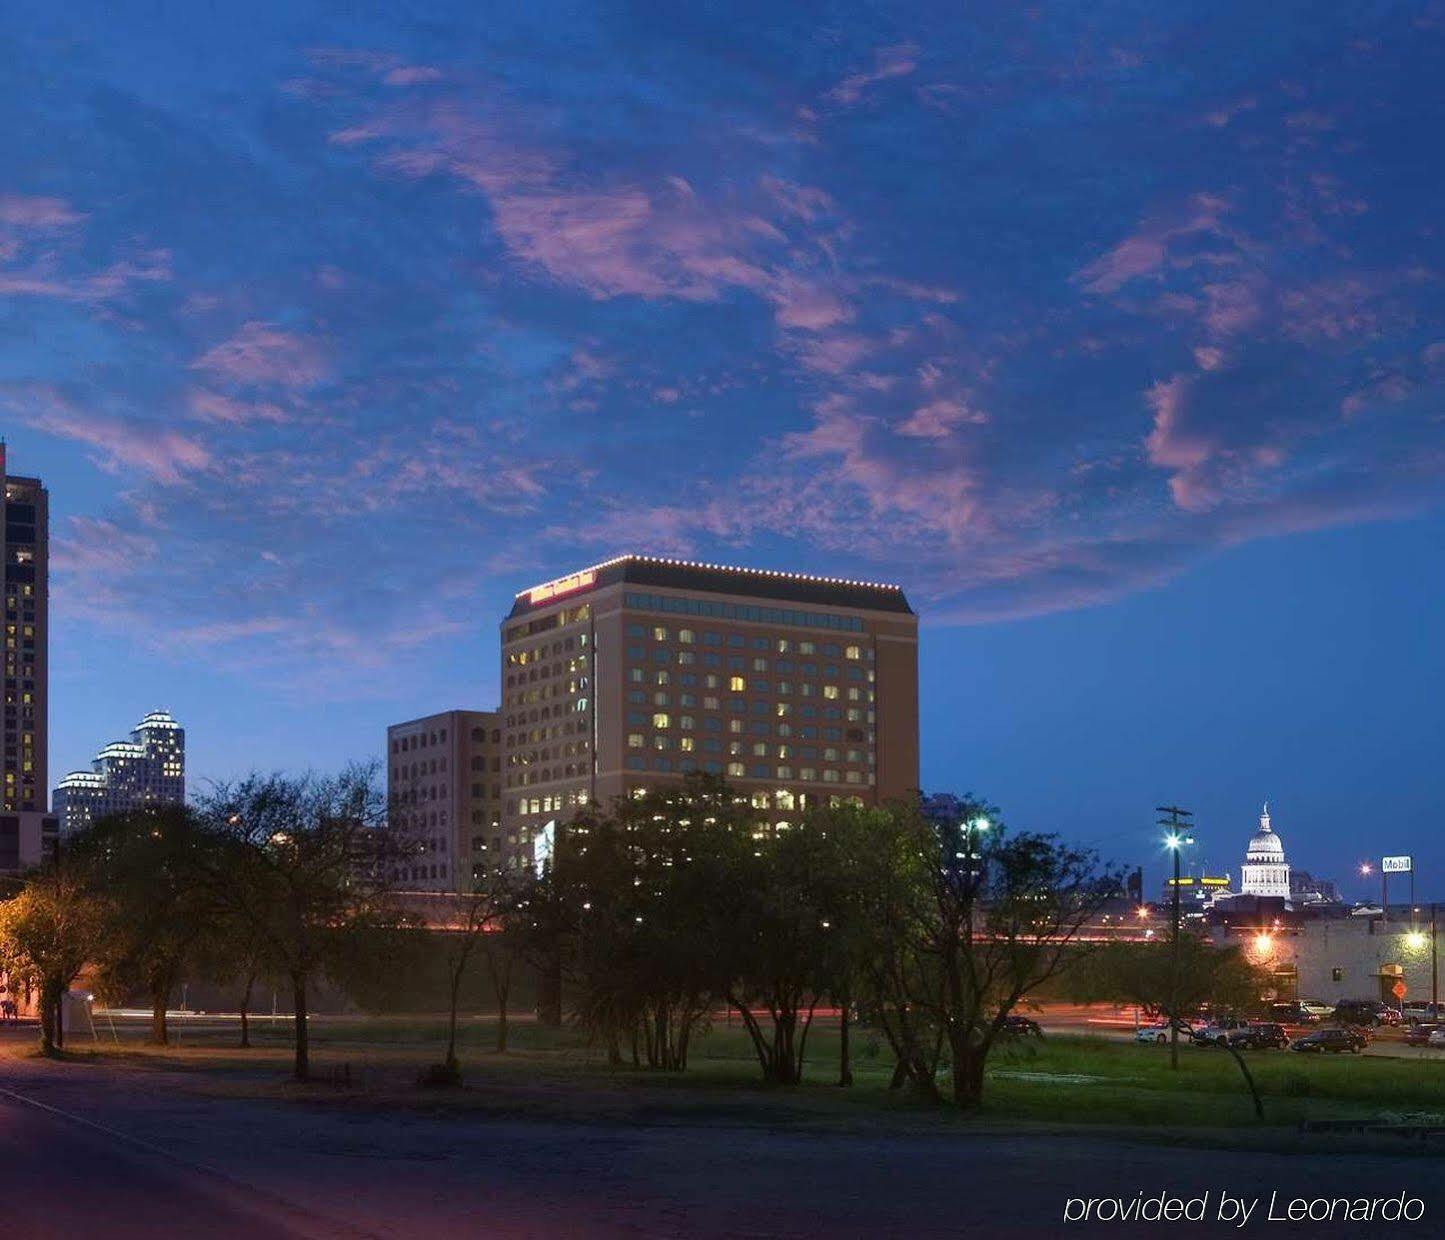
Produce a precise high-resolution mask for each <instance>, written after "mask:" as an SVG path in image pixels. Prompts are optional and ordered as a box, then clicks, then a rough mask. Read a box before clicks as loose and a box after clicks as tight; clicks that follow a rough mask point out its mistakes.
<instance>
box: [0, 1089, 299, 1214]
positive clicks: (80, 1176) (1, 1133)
mask: <svg viewBox="0 0 1445 1240" xmlns="http://www.w3.org/2000/svg"><path fill="white" fill-rule="evenodd" d="M0 1183H3V1184H4V1185H5V1186H6V1187H7V1188H8V1189H9V1190H10V1191H8V1192H6V1193H5V1194H4V1203H5V1204H4V1206H3V1208H0V1229H3V1232H4V1234H6V1235H11V1236H23V1237H26V1240H72V1238H73V1237H75V1236H82V1235H90V1234H93V1233H97V1232H99V1231H102V1230H103V1232H104V1234H105V1235H106V1236H107V1237H110V1238H112V1240H115V1238H119V1240H131V1238H132V1237H134V1238H135V1240H142V1238H144V1240H155V1238H156V1237H159V1236H201V1235H204V1236H206V1237H207V1238H208V1240H233V1238H234V1240H241V1238H242V1237H252V1238H254V1237H256V1236H274V1237H277V1238H278V1240H279V1238H282V1237H285V1238H288V1240H289V1238H290V1237H298V1238H300V1237H305V1236H308V1235H311V1234H314V1233H313V1232H311V1231H310V1230H309V1229H307V1228H306V1227H305V1226H304V1223H305V1219H304V1217H302V1216H299V1215H298V1216H297V1217H298V1222H300V1223H302V1224H303V1225H302V1226H301V1227H300V1228H299V1229H298V1228H296V1227H293V1226H291V1225H290V1224H289V1223H288V1222H287V1221H286V1220H287V1216H288V1215H289V1214H291V1213H292V1211H291V1210H290V1209H289V1208H288V1207H287V1206H286V1205H284V1204H282V1203H271V1202H266V1201H264V1200H262V1199H260V1197H259V1195H258V1194H254V1193H248V1192H247V1191H246V1190H245V1189H244V1188H243V1187H240V1186H236V1185H231V1184H228V1183H227V1182H226V1181H224V1180H221V1179H219V1178H217V1177H214V1176H210V1175H207V1174H205V1173H203V1172H200V1171H198V1170H197V1169H196V1168H195V1167H193V1166H191V1165H189V1164H187V1163H185V1162H181V1161H176V1160H175V1159H173V1158H171V1157H169V1156H167V1155H165V1154H164V1153H163V1152H160V1151H156V1152H154V1153H153V1152H149V1151H146V1150H144V1149H140V1148H137V1147H134V1146H131V1145H130V1144H129V1143H124V1142H117V1141H116V1140H115V1139H114V1138H113V1137H112V1136H110V1135H109V1134H107V1133H104V1132H99V1131H97V1130H96V1129H94V1128H92V1127H90V1126H88V1125H87V1124H85V1123H83V1122H81V1118H79V1117H77V1118H72V1117H69V1116H57V1115H54V1114H51V1113H49V1112H47V1111H44V1110H41V1109H40V1108H38V1107H37V1106H35V1105H32V1104H28V1103H25V1102H20V1101H17V1100H16V1098H15V1097H14V1096H6V1095H4V1094H0ZM248 1198H250V1200H248Z"/></svg>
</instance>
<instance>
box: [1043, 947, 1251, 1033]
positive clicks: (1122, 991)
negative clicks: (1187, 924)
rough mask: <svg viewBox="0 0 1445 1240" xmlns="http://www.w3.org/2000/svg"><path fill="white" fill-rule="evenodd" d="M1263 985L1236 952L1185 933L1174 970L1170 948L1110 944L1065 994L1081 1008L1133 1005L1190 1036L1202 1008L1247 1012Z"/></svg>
mask: <svg viewBox="0 0 1445 1240" xmlns="http://www.w3.org/2000/svg"><path fill="white" fill-rule="evenodd" d="M1267 984H1268V979H1267V978H1266V977H1265V976H1264V974H1263V973H1262V972H1261V971H1260V970H1259V969H1258V968H1257V967H1256V966H1255V965H1253V964H1251V963H1250V961H1249V960H1248V959H1247V958H1246V957H1245V955H1244V953H1243V952H1242V951H1240V949H1239V948H1238V947H1236V946H1228V947H1217V946H1215V945H1214V944H1213V943H1211V942H1209V940H1207V939H1204V938H1201V937H1200V936H1199V935H1196V934H1190V933H1189V932H1188V931H1185V932H1184V933H1183V934H1181V935H1180V936H1179V964H1178V968H1177V969H1176V968H1175V966H1174V961H1173V957H1172V955H1171V950H1170V944H1169V943H1168V942H1163V941H1159V942H1155V941H1150V942H1144V943H1110V944H1107V945H1105V946H1102V947H1100V948H1099V949H1098V950H1097V951H1095V952H1094V953H1092V955H1091V956H1090V958H1089V959H1088V960H1087V961H1086V962H1084V963H1083V964H1082V965H1081V966H1080V967H1079V968H1078V969H1076V970H1075V971H1074V973H1073V974H1072V975H1071V977H1070V978H1069V982H1068V986H1067V991H1068V993H1069V995H1070V997H1072V998H1074V999H1076V1000H1077V1001H1078V1002H1081V1003H1100V1002H1107V1003H1133V1004H1137V1005H1138V1006H1140V1007H1143V1008H1148V1009H1149V1010H1150V1011H1153V1012H1158V1013H1159V1014H1160V1015H1161V1016H1162V1017H1163V1018H1164V1020H1165V1021H1166V1022H1168V1023H1170V1024H1173V1025H1177V1026H1178V1027H1179V1028H1182V1029H1185V1030H1188V1029H1189V1028H1190V1027H1191V1026H1192V1025H1193V1024H1194V1023H1195V1021H1196V1020H1197V1019H1198V1016H1199V1012H1200V1010H1201V1009H1202V1008H1204V1007H1212V1008H1217V1009H1222V1010H1225V1011H1237V1010H1240V1009H1242V1008H1247V1007H1250V1006H1251V1005H1253V1004H1255V1003H1257V1002H1258V1001H1259V996H1260V994H1261V992H1262V991H1263V990H1264V988H1265V986H1266V985H1267Z"/></svg>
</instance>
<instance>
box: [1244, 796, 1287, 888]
mask: <svg viewBox="0 0 1445 1240" xmlns="http://www.w3.org/2000/svg"><path fill="white" fill-rule="evenodd" d="M1239 894H1240V895H1242V896H1267V897H1269V898H1272V899H1274V898H1277V899H1281V900H1288V899H1289V897H1290V887H1289V863H1288V862H1287V861H1286V860H1285V859H1284V843H1283V841H1281V839H1280V838H1279V836H1278V835H1276V834H1275V833H1274V829H1273V827H1272V826H1271V825H1270V821H1269V806H1268V805H1266V806H1265V807H1264V812H1263V813H1261V814H1260V816H1259V830H1258V831H1256V832H1255V833H1254V837H1253V838H1252V839H1251V840H1250V841H1249V849H1248V851H1247V852H1246V853H1245V859H1244V868H1243V869H1242V870H1241V871H1240V880H1239Z"/></svg>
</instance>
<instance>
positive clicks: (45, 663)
mask: <svg viewBox="0 0 1445 1240" xmlns="http://www.w3.org/2000/svg"><path fill="white" fill-rule="evenodd" d="M0 487H3V489H4V496H5V522H4V527H3V531H0V559H3V561H4V564H5V667H4V694H5V701H4V711H5V714H4V730H3V731H4V749H3V755H0V781H3V783H0V872H12V873H13V872H16V871H19V870H25V869H29V868H30V867H31V866H35V865H38V864H40V862H41V861H42V860H44V859H45V858H47V857H49V856H53V855H54V851H55V848H56V846H57V840H58V824H57V821H56V819H55V818H54V817H53V816H52V815H51V814H49V813H48V812H47V809H48V807H47V804H46V802H47V799H48V798H47V793H48V790H49V787H50V780H49V774H48V761H49V752H48V739H49V699H50V692H49V690H50V670H49V658H48V650H49V637H50V571H49V570H50V496H49V493H48V492H47V491H46V490H45V487H44V486H43V485H42V483H41V481H40V479H39V478H25V477H20V476H16V475H11V474H10V473H8V471H7V461H6V455H5V445H4V444H3V443H0Z"/></svg>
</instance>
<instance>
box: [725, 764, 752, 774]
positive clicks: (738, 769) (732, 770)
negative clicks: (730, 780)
mask: <svg viewBox="0 0 1445 1240" xmlns="http://www.w3.org/2000/svg"><path fill="white" fill-rule="evenodd" d="M746 773H747V768H746V767H745V766H743V764H742V763H741V762H729V763H728V774H729V775H732V776H735V777H737V776H742V775H745V774H746Z"/></svg>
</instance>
